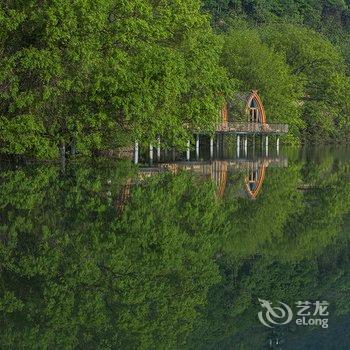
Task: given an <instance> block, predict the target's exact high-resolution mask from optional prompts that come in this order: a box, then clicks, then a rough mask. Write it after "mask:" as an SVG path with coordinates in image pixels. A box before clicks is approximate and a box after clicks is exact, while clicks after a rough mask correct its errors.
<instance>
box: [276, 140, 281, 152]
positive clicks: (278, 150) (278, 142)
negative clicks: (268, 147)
mask: <svg viewBox="0 0 350 350" xmlns="http://www.w3.org/2000/svg"><path fill="white" fill-rule="evenodd" d="M276 148H277V155H278V156H279V155H280V138H279V136H277V142H276Z"/></svg>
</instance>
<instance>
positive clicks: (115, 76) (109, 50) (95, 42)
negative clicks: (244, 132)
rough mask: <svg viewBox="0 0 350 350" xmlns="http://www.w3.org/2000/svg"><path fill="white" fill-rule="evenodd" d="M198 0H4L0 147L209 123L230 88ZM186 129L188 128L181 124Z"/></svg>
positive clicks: (98, 140) (29, 150) (52, 145)
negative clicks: (49, 0)
mask: <svg viewBox="0 0 350 350" xmlns="http://www.w3.org/2000/svg"><path fill="white" fill-rule="evenodd" d="M200 5H201V4H200V2H199V1H198V0H191V1H187V0H186V1H177V2H176V3H174V2H173V1H170V0H163V1H156V2H155V1H151V0H138V1H123V2H119V1H115V0H98V1H95V0H75V1H53V2H42V1H37V0H30V1H27V0H26V1H24V0H23V1H11V0H9V1H5V2H2V3H1V5H0V26H1V34H0V102H1V103H0V147H1V152H2V153H8V154H19V155H21V154H23V155H31V156H37V157H55V156H57V153H58V147H59V146H61V145H65V146H66V148H67V149H69V146H70V145H76V147H77V149H78V151H80V152H81V153H86V152H89V151H93V150H96V149H103V148H113V147H116V146H118V145H123V144H125V143H130V141H131V140H133V139H138V140H140V142H141V141H146V140H148V141H152V140H155V139H156V137H157V135H158V134H161V135H162V136H163V138H165V139H167V140H168V141H169V142H172V143H175V144H176V143H177V144H181V141H182V139H183V137H184V135H186V134H187V132H188V131H187V128H186V127H191V128H196V127H201V128H203V129H208V130H210V129H211V128H212V126H213V123H214V122H215V121H216V120H217V118H218V110H219V108H220V106H221V104H222V98H223V92H225V91H226V89H227V84H226V78H225V72H224V69H223V68H222V67H221V66H220V65H219V55H220V52H221V47H222V42H221V40H220V38H218V36H216V35H215V34H214V33H213V32H212V30H211V27H210V22H209V18H208V16H206V15H203V14H201V12H200ZM185 126H186V127H185Z"/></svg>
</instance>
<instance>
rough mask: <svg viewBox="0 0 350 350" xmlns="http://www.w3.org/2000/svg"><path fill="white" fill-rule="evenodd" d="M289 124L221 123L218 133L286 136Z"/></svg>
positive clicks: (217, 129)
mask: <svg viewBox="0 0 350 350" xmlns="http://www.w3.org/2000/svg"><path fill="white" fill-rule="evenodd" d="M288 129H289V127H288V124H281V123H266V124H261V123H251V122H226V123H220V124H219V125H218V126H217V128H216V131H218V132H237V133H239V132H241V133H260V134H268V133H272V134H286V133H287V132H288Z"/></svg>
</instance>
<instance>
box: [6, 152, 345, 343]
mask: <svg viewBox="0 0 350 350" xmlns="http://www.w3.org/2000/svg"><path fill="white" fill-rule="evenodd" d="M349 171H350V168H349V160H348V155H346V154H345V153H344V156H342V154H341V153H338V155H337V156H335V153H328V152H327V151H325V150H323V149H322V150H320V151H319V152H318V153H314V152H311V153H309V154H306V155H305V156H304V157H303V159H302V160H300V158H299V159H298V160H293V159H290V166H289V167H288V169H287V168H284V169H283V168H282V169H281V168H270V167H269V168H268V169H267V174H266V178H265V181H264V183H263V188H262V191H261V194H260V195H259V197H258V198H257V200H255V201H252V200H250V199H248V198H246V197H243V196H242V190H241V189H242V186H243V181H244V178H245V176H246V168H244V166H243V167H242V168H234V169H233V170H232V169H231V170H230V172H229V174H228V177H227V188H226V191H225V195H224V197H223V198H222V199H219V198H217V196H216V189H215V187H214V186H213V183H211V182H210V181H209V182H208V181H205V179H204V177H203V176H202V175H194V174H192V175H191V174H189V173H179V174H177V175H171V174H161V175H155V176H154V177H151V178H148V179H145V178H143V177H142V176H140V177H137V175H136V173H135V169H134V168H133V167H131V165H130V164H129V163H128V162H125V163H116V164H111V162H109V163H105V162H98V163H94V164H84V165H82V164H72V165H68V166H67V167H66V168H65V169H62V170H60V169H59V168H58V167H56V166H42V165H31V166H25V167H17V168H15V167H14V166H12V167H8V168H5V169H3V170H2V171H1V172H0V209H1V217H2V220H1V224H0V266H1V275H0V310H1V317H0V326H1V327H0V347H1V349H13V348H25V349H47V348H64V349H72V348H87V349H96V348H98V349H100V348H103V349H135V348H137V349H154V348H166V349H201V348H203V349H205V348H208V349H212V348H223V349H232V348H242V349H248V350H249V349H252V348H254V349H255V348H256V349H262V348H263V345H264V344H265V343H267V340H268V339H270V338H271V336H272V335H271V334H270V333H269V332H270V331H269V330H268V329H267V328H263V327H262V328H259V327H258V325H257V322H258V321H257V319H256V314H257V310H258V300H257V299H258V298H259V297H260V298H266V299H273V300H284V301H286V302H288V303H293V302H295V301H297V300H300V299H305V300H308V299H314V300H318V299H319V298H326V299H325V300H329V301H330V302H331V303H332V313H331V322H332V330H333V327H335V324H336V322H337V320H338V318H339V317H340V316H341V315H349V314H350V309H349V303H348V293H349V290H350V256H349V245H350V239H349V203H350V181H349V174H350V173H349ZM142 178H143V180H142V181H141V179H142ZM130 183H131V184H133V186H132V187H131V189H130V193H129V196H126V197H125V196H123V195H122V193H124V192H125V189H126V188H127V186H128V184H130ZM137 183H138V184H139V185H137ZM302 185H307V187H303V186H302ZM121 201H123V208H122V210H119V209H120V204H121ZM321 300H324V299H321ZM252 328H254V329H256V331H255V332H254V336H252V334H253V333H252V331H251V329H252ZM304 330H305V331H307V329H304ZM246 332H248V333H249V335H248V336H244V335H245V334H246ZM286 332H287V333H288V328H286ZM242 335H243V336H242ZM288 336H289V335H288V334H287V335H283V337H284V338H287V337H288ZM253 343H254V345H252V344H253Z"/></svg>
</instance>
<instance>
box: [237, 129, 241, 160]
mask: <svg viewBox="0 0 350 350" xmlns="http://www.w3.org/2000/svg"><path fill="white" fill-rule="evenodd" d="M240 153H241V137H240V135H239V134H238V135H237V158H239V157H240Z"/></svg>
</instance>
